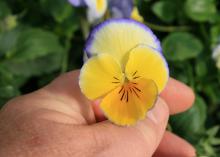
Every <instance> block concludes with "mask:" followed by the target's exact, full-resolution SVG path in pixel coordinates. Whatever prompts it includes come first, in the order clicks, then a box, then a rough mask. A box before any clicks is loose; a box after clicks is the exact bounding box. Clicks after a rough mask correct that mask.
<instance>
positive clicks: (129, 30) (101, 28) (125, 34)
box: [85, 19, 161, 65]
mask: <svg viewBox="0 0 220 157" xmlns="http://www.w3.org/2000/svg"><path fill="white" fill-rule="evenodd" d="M139 44H148V45H149V46H151V47H153V48H155V49H157V50H158V51H161V46H160V42H159V40H158V39H157V37H156V36H155V35H154V34H153V32H152V31H151V30H150V29H149V28H148V27H147V26H145V25H144V24H142V23H139V22H137V21H135V20H132V19H110V20H107V21H105V22H103V23H101V24H100V25H98V26H96V27H95V29H93V31H92V32H91V33H90V35H89V38H88V39H87V42H86V47H85V51H86V52H87V54H88V57H91V56H93V55H97V54H99V53H108V54H110V55H112V56H113V57H114V58H116V59H117V60H119V61H120V63H121V65H123V64H125V63H126V59H127V56H126V54H127V52H128V51H129V50H130V49H132V48H134V47H135V46H137V45H139Z"/></svg>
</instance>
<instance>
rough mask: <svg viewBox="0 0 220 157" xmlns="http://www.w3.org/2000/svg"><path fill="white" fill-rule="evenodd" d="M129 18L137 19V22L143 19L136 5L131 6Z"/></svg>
mask: <svg viewBox="0 0 220 157" xmlns="http://www.w3.org/2000/svg"><path fill="white" fill-rule="evenodd" d="M131 18H132V19H134V20H136V21H139V22H143V21H144V18H143V17H142V16H141V15H140V13H139V11H138V8H137V7H134V8H133V10H132V12H131Z"/></svg>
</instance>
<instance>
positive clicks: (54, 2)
mask: <svg viewBox="0 0 220 157" xmlns="http://www.w3.org/2000/svg"><path fill="white" fill-rule="evenodd" d="M40 3H41V5H42V7H43V8H44V10H45V11H46V12H48V11H49V12H50V14H51V15H52V16H53V18H54V19H55V21H56V22H58V23H61V22H63V21H64V20H65V19H66V18H68V17H69V16H71V14H73V7H72V6H71V5H70V4H69V3H68V1H63V0H41V1H40Z"/></svg>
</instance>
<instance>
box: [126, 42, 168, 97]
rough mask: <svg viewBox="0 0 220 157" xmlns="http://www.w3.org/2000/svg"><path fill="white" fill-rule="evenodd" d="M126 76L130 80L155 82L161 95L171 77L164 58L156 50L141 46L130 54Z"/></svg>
mask: <svg viewBox="0 0 220 157" xmlns="http://www.w3.org/2000/svg"><path fill="white" fill-rule="evenodd" d="M125 74H126V76H127V78H128V79H129V80H133V79H136V78H146V79H150V80H153V81H154V82H155V83H156V85H157V88H158V92H159V93H160V92H161V91H162V90H163V89H164V87H165V85H166V83H167V81H168V77H169V70H168V66H167V63H166V61H165V59H164V57H163V56H162V55H161V54H160V53H159V52H157V51H156V50H154V49H152V48H150V47H148V46H145V45H141V46H138V47H136V48H134V49H133V50H131V52H130V56H129V59H128V62H127V65H126V70H125Z"/></svg>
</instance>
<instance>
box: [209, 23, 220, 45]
mask: <svg viewBox="0 0 220 157" xmlns="http://www.w3.org/2000/svg"><path fill="white" fill-rule="evenodd" d="M210 33H211V47H212V48H215V46H216V45H217V44H218V43H220V23H219V24H215V25H213V26H212V27H211V29H210Z"/></svg>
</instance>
